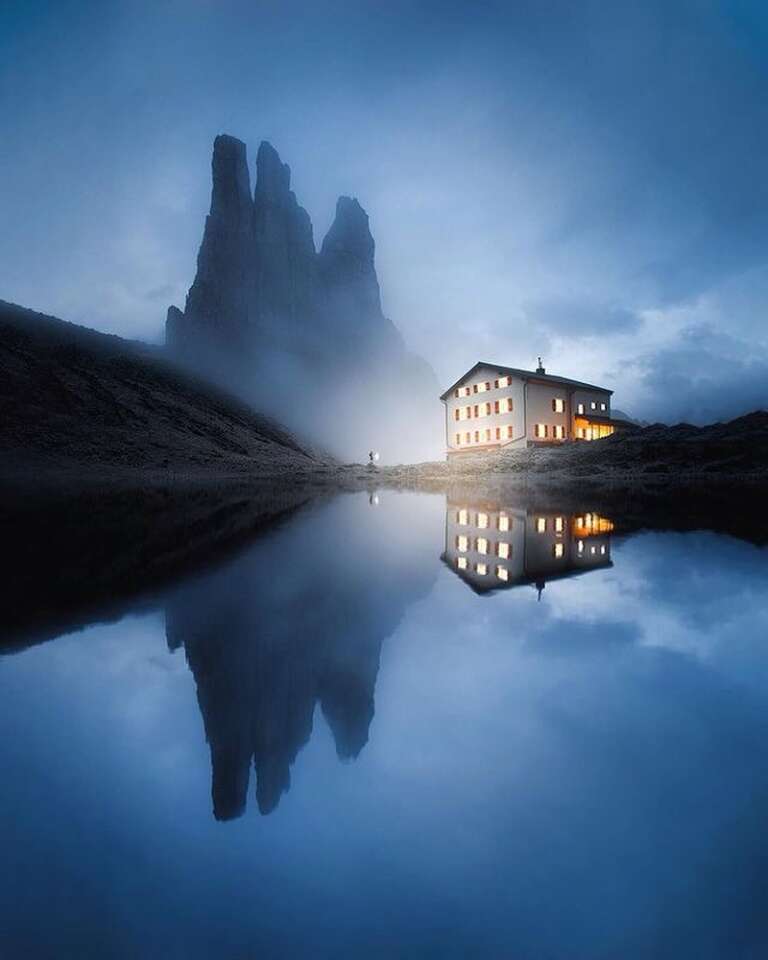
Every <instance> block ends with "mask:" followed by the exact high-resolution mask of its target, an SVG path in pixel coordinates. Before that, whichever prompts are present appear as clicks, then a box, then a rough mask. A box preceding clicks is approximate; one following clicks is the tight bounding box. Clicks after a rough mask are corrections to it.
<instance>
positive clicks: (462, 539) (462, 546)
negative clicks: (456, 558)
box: [456, 533, 469, 553]
mask: <svg viewBox="0 0 768 960" xmlns="http://www.w3.org/2000/svg"><path fill="white" fill-rule="evenodd" d="M456 549H457V550H458V551H459V553H466V552H467V550H468V549H469V540H468V539H467V537H466V536H465V535H464V534H463V533H460V534H459V535H458V537H456Z"/></svg>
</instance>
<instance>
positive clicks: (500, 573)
mask: <svg viewBox="0 0 768 960" xmlns="http://www.w3.org/2000/svg"><path fill="white" fill-rule="evenodd" d="M496 576H497V577H498V578H499V580H504V581H507V580H509V570H507V568H506V567H502V566H497V567H496Z"/></svg>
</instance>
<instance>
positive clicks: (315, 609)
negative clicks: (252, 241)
mask: <svg viewBox="0 0 768 960" xmlns="http://www.w3.org/2000/svg"><path fill="white" fill-rule="evenodd" d="M615 519H616V518H614V517H611V516H609V515H604V514H603V513H602V512H600V513H596V512H594V511H590V510H589V509H584V510H583V511H573V509H570V510H569V511H565V510H563V511H558V510H551V509H547V510H546V511H536V510H531V509H526V508H522V507H520V506H518V505H516V504H515V503H514V502H503V501H499V500H498V499H496V500H494V499H493V498H492V497H490V496H487V497H483V496H482V495H481V494H479V495H476V496H472V497H464V498H463V499H462V498H458V499H457V498H451V497H448V498H447V497H446V496H445V495H438V494H416V493H407V494H406V493H396V492H392V491H387V490H382V491H379V492H378V493H373V492H363V493H354V494H345V495H341V496H337V497H335V498H326V499H324V500H322V501H318V502H313V503H309V504H306V505H304V506H303V507H301V508H300V509H298V510H297V511H295V512H293V513H291V514H290V515H288V516H285V517H283V518H282V520H281V522H279V523H277V524H275V525H273V526H271V527H270V528H269V529H267V530H265V531H263V532H262V533H261V535H260V536H257V537H256V538H254V539H253V540H252V541H250V542H248V543H246V544H244V545H242V546H241V548H240V549H239V550H238V551H237V552H235V553H234V554H231V555H228V556H227V557H226V558H224V559H222V560H221V561H220V562H219V563H218V564H217V565H213V566H210V567H207V568H205V569H202V570H199V571H198V572H196V573H195V574H194V575H191V576H188V577H186V578H182V579H181V580H180V581H176V582H174V584H173V585H171V586H169V587H167V588H164V589H163V590H158V591H157V592H156V593H154V594H152V595H149V596H147V595H144V596H142V597H141V599H137V600H136V601H135V602H133V603H130V604H127V605H126V606H125V608H124V609H121V610H119V611H117V612H113V613H112V614H111V617H112V619H111V620H110V621H109V622H98V619H95V620H94V622H90V623H88V622H87V617H86V618H85V625H84V626H83V628H82V629H77V630H74V631H73V630H70V631H69V632H65V633H63V634H61V635H58V636H55V635H53V636H50V637H48V638H47V639H45V642H36V643H31V642H30V645H28V646H27V645H25V644H19V643H17V644H15V646H14V648H13V650H12V651H11V650H9V651H8V652H6V654H5V655H4V656H2V657H0V722H1V724H2V730H3V736H2V739H0V769H2V789H0V822H1V823H2V829H3V838H2V858H0V956H2V957H3V958H17V957H18V958H38V957H40V958H49V957H50V958H56V960H59V958H69V957H72V958H78V960H79V958H130V960H133V958H163V960H176V958H178V960H190V958H191V960H195V958H209V957H210V958H220V960H229V958H233V960H234V958H237V960H245V958H251V957H253V958H256V957H258V958H271V957H289V958H290V957H311V958H326V957H328V958H347V957H349V958H369V957H370V958H379V957H382V958H390V957H394V958H409V957H439V958H446V957H448V958H450V957H492V958H513V960H528V958H530V960H542V958H552V960H581V958H588V960H594V958H606V960H618V958H621V960H627V958H643V960H645V958H657V957H658V958H675V960H682V958H688V957H690V958H695V960H707V958H718V960H722V958H728V960H735V958H763V957H765V956H766V955H768V755H767V753H766V741H768V550H767V549H766V548H765V547H759V546H755V545H753V544H752V543H749V542H747V541H745V540H740V539H737V538H735V537H731V536H725V535H719V534H716V533H712V532H708V531H706V530H702V531H694V532H688V533H674V532H655V531H644V532H637V533H633V534H631V535H630V534H627V533H620V532H619V530H618V528H617V527H616V526H615V522H614V521H615ZM47 589H48V586H47V584H46V583H45V582H41V584H40V593H41V597H44V594H45V592H46V590H47Z"/></svg>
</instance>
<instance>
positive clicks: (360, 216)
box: [321, 197, 376, 264]
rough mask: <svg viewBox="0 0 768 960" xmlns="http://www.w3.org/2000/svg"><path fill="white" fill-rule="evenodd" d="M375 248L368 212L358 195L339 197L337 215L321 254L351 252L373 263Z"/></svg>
mask: <svg viewBox="0 0 768 960" xmlns="http://www.w3.org/2000/svg"><path fill="white" fill-rule="evenodd" d="M375 250H376V245H375V243H374V241H373V236H372V234H371V228H370V224H369V220H368V214H367V213H366V212H365V210H364V209H363V207H362V206H361V205H360V202H359V201H358V200H357V198H356V197H339V199H338V200H337V201H336V216H335V217H334V220H333V223H332V224H331V227H330V229H329V231H328V233H327V234H326V236H325V239H324V240H323V245H322V249H321V255H322V256H325V257H328V256H331V255H333V254H334V253H345V254H351V255H353V256H356V257H359V258H360V259H361V260H364V261H366V262H370V263H371V264H372V263H373V257H374V253H375Z"/></svg>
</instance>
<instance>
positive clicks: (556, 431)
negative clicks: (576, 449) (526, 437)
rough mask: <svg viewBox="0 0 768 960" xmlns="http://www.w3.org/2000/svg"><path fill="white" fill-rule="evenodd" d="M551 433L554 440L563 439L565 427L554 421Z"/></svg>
mask: <svg viewBox="0 0 768 960" xmlns="http://www.w3.org/2000/svg"><path fill="white" fill-rule="evenodd" d="M552 435H553V436H554V438H555V440H565V427H564V426H563V425H562V423H556V424H555V425H554V427H552Z"/></svg>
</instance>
